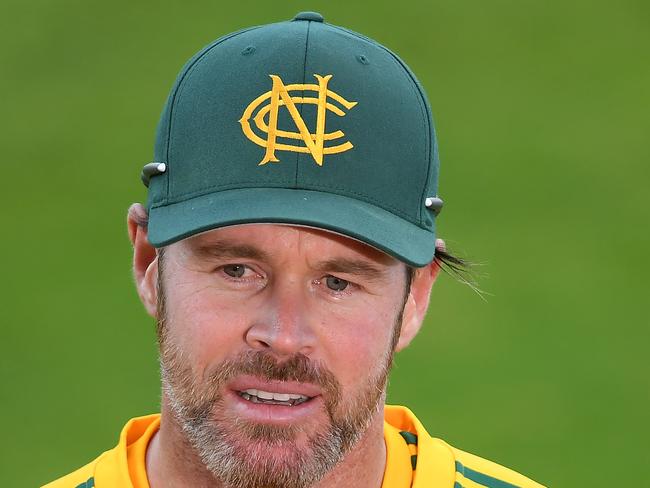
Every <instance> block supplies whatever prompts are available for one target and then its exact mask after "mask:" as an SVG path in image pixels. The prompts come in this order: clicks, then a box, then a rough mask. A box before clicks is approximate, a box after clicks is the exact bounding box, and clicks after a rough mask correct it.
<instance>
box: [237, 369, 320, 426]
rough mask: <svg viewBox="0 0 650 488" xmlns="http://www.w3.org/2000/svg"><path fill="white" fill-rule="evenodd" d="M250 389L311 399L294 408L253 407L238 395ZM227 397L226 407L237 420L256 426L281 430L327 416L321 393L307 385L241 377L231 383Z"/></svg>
mask: <svg viewBox="0 0 650 488" xmlns="http://www.w3.org/2000/svg"><path fill="white" fill-rule="evenodd" d="M249 388H255V389H257V390H264V391H270V392H275V393H296V394H299V395H304V396H307V397H309V398H310V399H309V400H307V401H306V402H303V403H300V404H298V405H293V406H291V405H272V404H266V403H253V402H250V401H248V400H244V399H243V398H242V397H241V396H240V395H239V392H241V391H244V390H247V389H249ZM225 393H226V398H227V400H226V401H227V404H229V405H230V407H231V408H232V409H233V411H234V413H235V414H236V416H237V417H238V418H242V419H246V420H249V421H251V422H255V423H263V424H270V425H279V426H280V425H290V424H297V423H302V422H304V421H305V420H308V419H313V418H314V416H316V415H318V414H319V413H322V412H324V407H323V397H322V395H321V389H320V388H318V387H317V386H316V385H313V384H308V383H299V382H294V381H266V380H262V379H260V378H255V377H253V376H242V377H239V378H236V379H235V380H233V381H232V382H230V383H229V384H228V387H227V389H226V392H225Z"/></svg>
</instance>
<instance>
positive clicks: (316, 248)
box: [172, 224, 401, 266]
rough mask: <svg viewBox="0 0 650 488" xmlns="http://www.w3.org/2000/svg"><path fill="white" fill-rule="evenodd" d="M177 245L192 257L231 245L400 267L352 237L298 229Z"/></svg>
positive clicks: (239, 229) (241, 230)
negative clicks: (367, 261) (345, 257)
mask: <svg viewBox="0 0 650 488" xmlns="http://www.w3.org/2000/svg"><path fill="white" fill-rule="evenodd" d="M178 245H179V246H180V247H181V248H182V249H183V250H184V251H186V252H191V253H197V252H201V251H203V250H209V249H211V248H219V247H220V246H225V245H229V246H240V247H250V248H252V249H257V250H260V251H263V252H264V254H266V255H269V256H279V255H283V254H292V253H295V252H299V253H305V254H320V255H321V257H325V255H330V254H336V255H341V256H347V257H354V258H357V259H365V260H369V261H373V262H375V263H378V264H381V265H384V266H398V265H400V264H401V262H400V261H398V260H397V259H395V258H393V257H392V256H389V255H388V254H386V253H384V252H382V251H380V250H378V249H376V248H374V247H372V246H370V245H368V244H366V243H363V242H361V241H358V240H356V239H353V238H351V237H348V236H344V235H341V234H338V233H336V232H331V231H327V230H324V229H317V228H313V227H306V226H297V225H283V224H244V225H235V226H229V227H222V228H219V229H214V230H210V231H207V232H203V233H201V234H198V235H195V236H192V237H189V238H187V239H184V240H183V241H181V242H180V243H178ZM172 246H175V245H172Z"/></svg>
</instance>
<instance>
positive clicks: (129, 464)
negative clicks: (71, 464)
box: [42, 414, 160, 488]
mask: <svg viewBox="0 0 650 488" xmlns="http://www.w3.org/2000/svg"><path fill="white" fill-rule="evenodd" d="M159 425H160V415H159V414H154V415H147V416H144V417H136V418H133V419H131V420H129V421H128V422H127V423H126V425H125V426H124V427H123V429H122V431H121V433H120V437H119V441H118V444H117V446H115V447H114V448H113V449H109V450H108V451H106V452H104V453H103V454H102V455H100V456H99V457H97V458H96V459H95V460H94V461H91V462H90V463H88V464H86V465H85V466H83V467H81V468H79V469H77V470H76V471H73V472H72V473H70V474H68V475H66V476H63V477H62V478H59V479H57V480H56V481H52V482H51V483H48V484H46V485H44V486H43V487H42V488H97V487H99V488H101V487H107V486H120V487H128V486H132V483H131V477H130V476H131V473H130V472H131V470H133V472H134V473H140V472H144V469H145V467H144V462H145V452H146V446H147V444H148V442H149V440H150V439H151V437H152V436H153V435H154V433H155V432H156V431H157V430H158V426H159Z"/></svg>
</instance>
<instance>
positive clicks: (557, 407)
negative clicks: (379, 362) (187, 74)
mask: <svg viewBox="0 0 650 488" xmlns="http://www.w3.org/2000/svg"><path fill="white" fill-rule="evenodd" d="M308 9H311V10H317V11H320V12H321V13H323V14H324V15H325V18H326V20H327V21H329V22H332V23H335V24H339V25H344V26H346V27H348V28H351V29H354V30H357V31H360V32H362V33H364V34H366V35H368V36H370V37H373V38H375V39H377V40H378V41H380V42H382V43H384V44H386V45H387V46H389V47H390V48H392V49H393V50H394V51H396V52H397V53H399V54H400V55H401V56H402V57H403V58H404V59H405V60H406V61H407V63H409V64H410V66H411V67H412V68H413V70H414V71H415V72H416V74H417V75H418V77H419V78H420V80H421V81H422V83H423V84H424V86H425V87H426V89H427V91H428V94H429V99H430V101H431V105H432V107H433V111H434V115H435V117H436V121H437V127H438V135H439V140H440V153H441V159H442V169H441V195H442V196H443V198H444V199H445V201H446V208H445V211H444V212H443V213H442V216H441V219H440V221H439V222H440V224H439V225H440V227H439V228H440V231H441V234H442V236H443V237H445V238H446V239H447V241H448V244H449V246H450V247H451V248H452V249H454V250H456V251H457V252H460V253H461V254H464V255H466V256H468V257H470V258H472V259H474V260H477V261H479V262H481V263H483V265H482V266H480V267H479V268H478V270H479V272H480V273H481V274H482V275H483V276H482V278H481V280H480V284H481V287H482V288H483V289H484V290H486V291H487V292H488V295H487V297H486V298H487V301H483V300H481V299H480V298H479V297H478V296H477V295H475V294H474V293H473V292H472V291H471V290H470V289H469V288H467V287H464V286H462V285H460V284H458V283H456V282H454V281H453V280H452V279H450V278H448V277H443V278H442V279H441V280H440V281H439V283H438V284H437V285H436V288H435V291H434V296H433V300H432V306H431V310H430V313H429V315H428V319H427V324H426V326H425V328H424V330H423V332H422V333H421V336H420V337H419V339H418V340H417V341H416V342H415V344H414V345H413V346H412V347H411V348H410V349H409V350H407V351H405V352H404V353H402V354H401V355H399V356H398V358H397V363H396V368H395V370H394V373H393V376H392V380H391V386H390V401H391V402H396V403H402V404H406V405H409V406H410V407H411V408H412V409H413V410H414V411H415V412H416V413H417V414H418V415H419V417H420V418H421V419H422V420H423V421H424V423H425V425H427V426H428V428H429V431H430V432H431V433H432V434H434V435H436V436H439V437H442V438H444V439H446V440H447V441H448V442H450V443H452V444H453V445H455V446H457V447H460V448H463V449H465V450H469V451H471V452H476V453H478V454H480V455H482V456H484V457H487V458H490V459H493V460H495V461H498V462H501V463H503V464H505V465H507V466H510V467H512V468H514V469H517V470H519V471H521V472H523V473H525V474H527V475H529V476H531V477H532V478H534V479H537V480H539V481H540V482H543V483H544V484H547V485H549V486H551V487H561V486H565V487H576V486H590V487H611V486H626V485H631V484H634V485H635V486H648V485H647V484H646V483H647V480H646V475H645V474H644V473H647V470H648V466H650V449H649V448H648V441H647V439H648V435H649V434H650V426H649V415H648V413H649V412H650V379H649V374H648V373H649V361H648V352H647V351H648V346H649V339H650V331H649V326H650V313H649V307H648V285H647V282H646V280H647V276H648V270H649V268H650V267H649V265H648V261H647V253H648V251H649V250H650V231H649V225H648V224H649V213H650V212H648V201H649V200H648V197H649V194H650V192H649V190H648V185H649V183H650V164H649V163H650V160H649V156H650V150H649V145H648V139H649V135H650V134H649V132H650V115H649V114H650V112H649V110H648V107H649V102H650V63H649V62H648V53H649V52H650V4H649V3H647V2H643V1H641V0H638V1H634V0H620V1H618V2H608V1H603V0H591V1H586V0H574V1H568V2H566V1H559V0H549V1H545V2H539V1H532V0H519V1H514V0H493V1H490V2H486V1H481V0H467V1H452V0H436V1H404V2H380V1H374V2H367V3H360V2H359V3H352V2H344V1H340V0H337V1H334V0H330V1H327V2H325V1H316V0H314V1H312V2H298V1H283V2H260V1H254V2H253V1H249V2H239V3H238V4H234V3H230V2H228V3H225V2H224V3H221V2H216V1H213V2H206V1H195V2H170V1H158V2H127V1H123V0H114V1H112V2H96V1H70V0H60V1H57V2H53V1H45V0H40V1H36V0H34V1H32V2H19V1H17V0H4V1H3V2H2V5H1V6H0V115H1V117H0V161H1V165H0V184H1V185H2V191H0V218H1V219H2V239H0V256H2V271H3V272H2V276H4V278H3V279H2V284H1V285H0V286H1V287H2V290H1V293H0V296H1V307H2V308H1V310H2V313H1V315H0V316H1V320H2V323H1V329H0V330H1V332H2V339H1V340H0V367H1V369H0V380H1V382H2V388H1V389H0V405H1V409H2V416H1V421H2V431H3V434H4V441H3V442H2V445H1V447H0V450H1V451H0V460H1V461H0V464H1V465H2V467H1V468H0V485H1V486H3V487H4V486H7V487H8V486H11V487H14V486H16V487H22V486H37V485H39V484H40V483H43V482H45V481H48V480H51V479H53V478H56V477H58V476H60V475H62V474H64V473H66V472H68V471H70V470H72V469H73V468H76V467H78V466H80V465H82V464H84V463H86V462H87V461H89V460H91V459H93V458H94V457H95V456H96V455H97V454H99V453H100V452H101V451H103V450H105V449H107V448H109V447H112V446H113V445H114V444H115V443H116V440H117V435H118V433H119V430H120V429H121V427H122V425H123V424H124V423H125V421H126V420H127V419H128V418H130V417H132V416H136V415H140V414H145V413H149V412H153V411H156V410H157V408H158V407H157V405H158V400H159V386H158V372H157V359H156V347H155V338H154V331H153V324H152V321H151V320H150V319H149V318H148V317H147V316H146V315H145V313H144V312H143V310H142V307H141V305H140V303H139V301H138V299H137V296H136V294H135V292H134V289H133V286H132V280H131V276H130V246H129V243H128V240H127V237H126V232H125V215H126V208H127V206H128V205H129V204H130V203H131V202H133V201H142V200H144V198H145V191H144V187H143V186H142V185H141V183H140V182H139V177H138V175H139V172H140V169H141V167H142V165H143V164H144V163H146V162H148V161H149V160H150V158H151V155H152V144H153V134H154V128H155V124H156V122H157V119H158V116H159V113H160V110H161V109H162V105H163V102H164V100H165V97H166V95H167V92H168V90H169V88H170V87H171V85H172V82H173V80H174V78H175V76H176V74H177V72H178V70H179V69H180V67H181V66H182V64H183V63H184V62H185V60H186V59H187V58H189V57H190V56H191V55H192V54H193V53H194V52H195V51H197V50H198V49H199V48H201V47H202V46H203V45H205V44H207V43H208V42H209V41H211V40H212V39H214V38H216V37H219V36H220V35H222V34H225V33H227V32H230V31H233V30H236V29H239V28H241V27H245V26H248V25H255V24H263V23H268V22H272V21H278V20H283V19H289V18H291V17H292V16H293V15H294V14H295V13H296V12H298V11H300V10H308ZM644 480H645V481H644Z"/></svg>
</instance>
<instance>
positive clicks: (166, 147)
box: [157, 26, 262, 201]
mask: <svg viewBox="0 0 650 488" xmlns="http://www.w3.org/2000/svg"><path fill="white" fill-rule="evenodd" d="M260 27H262V26H255V27H247V28H245V29H240V30H238V31H235V32H231V33H230V34H227V35H225V36H222V37H220V38H219V39H216V40H215V41H213V42H211V43H210V44H208V45H207V46H205V47H204V48H203V49H201V50H200V51H199V52H197V53H196V54H195V55H194V56H192V57H191V58H190V59H189V60H188V61H187V62H186V63H185V65H184V66H183V68H182V69H181V72H180V73H179V75H178V77H177V78H176V81H175V82H174V86H173V88H172V91H171V92H170V94H169V97H168V100H167V104H168V105H167V104H166V105H165V108H164V109H163V113H162V116H161V120H160V124H161V125H162V124H163V119H166V120H165V121H164V126H163V127H162V128H163V129H164V128H165V127H166V131H164V132H163V133H162V134H160V133H159V134H158V137H160V136H161V135H162V136H164V138H165V139H164V142H162V144H160V143H159V142H158V141H157V146H160V149H159V152H160V153H161V154H160V155H161V156H162V157H163V158H164V161H163V162H165V163H168V162H169V151H170V141H171V134H172V129H173V127H172V126H173V116H174V108H175V103H176V100H177V98H178V96H179V94H180V93H181V92H182V88H183V84H184V83H183V82H184V81H185V79H186V77H187V76H188V74H189V73H190V71H191V70H192V68H194V66H195V65H196V63H197V62H199V61H200V60H201V58H202V57H203V56H205V55H206V54H207V53H208V52H210V50H212V49H213V48H214V47H216V46H218V45H219V44H221V43H222V42H223V41H225V40H227V39H230V38H232V37H235V36H237V35H239V34H243V33H244V32H249V31H252V30H256V29H259V28H260ZM157 159H158V158H157ZM172 166H173V165H169V164H168V165H167V171H166V174H165V180H166V185H165V192H164V193H165V194H164V196H162V195H160V196H159V198H158V199H157V200H164V201H166V200H167V199H168V198H169V191H170V181H171V174H172V173H173V171H174V168H173V167H172Z"/></svg>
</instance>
